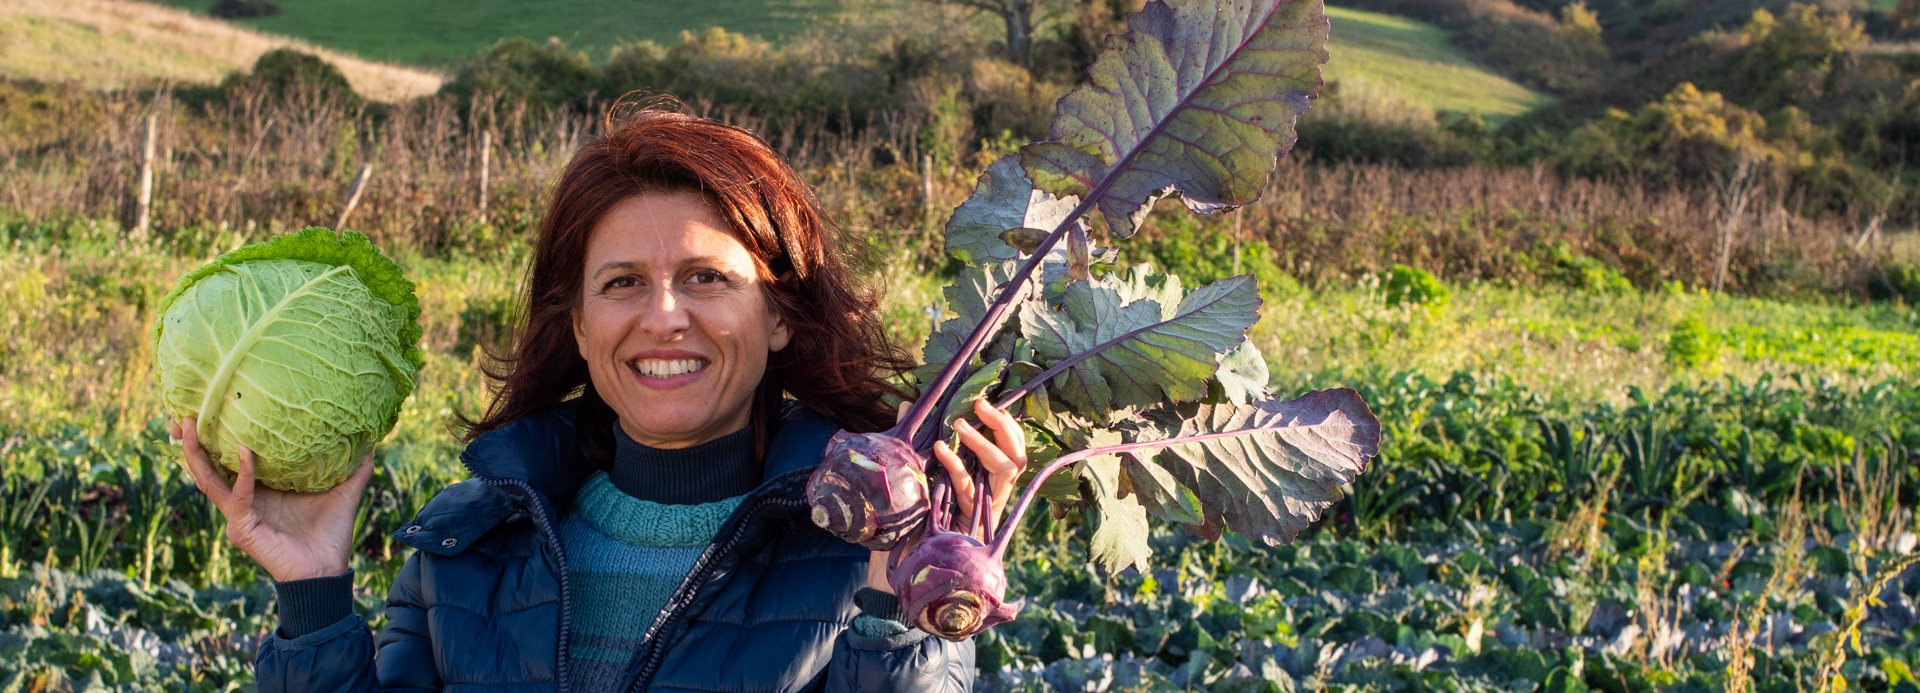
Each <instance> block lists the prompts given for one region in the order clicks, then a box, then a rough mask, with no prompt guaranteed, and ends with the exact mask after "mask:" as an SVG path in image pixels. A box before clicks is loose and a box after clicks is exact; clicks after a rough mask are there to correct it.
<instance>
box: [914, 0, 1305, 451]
mask: <svg viewBox="0 0 1920 693" xmlns="http://www.w3.org/2000/svg"><path fill="white" fill-rule="evenodd" d="M1127 21H1128V27H1129V29H1130V30H1129V31H1128V32H1127V33H1126V34H1125V35H1122V36H1118V37H1110V38H1109V39H1108V41H1107V46H1106V48H1105V49H1104V50H1103V51H1102V52H1101V54H1100V56H1099V57H1098V58H1096V59H1095V61H1094V65H1093V67H1092V69H1091V70H1090V73H1091V77H1092V79H1091V83H1090V84H1087V85H1083V86H1081V87H1080V88H1078V89H1076V90H1074V91H1073V92H1072V93H1070V94H1068V95H1067V96H1066V97H1065V98H1063V99H1061V101H1060V103H1059V106H1058V109H1057V110H1058V117H1057V118H1056V119H1055V122H1054V125H1053V129H1052V136H1053V138H1054V140H1055V141H1054V142H1051V143H1040V144H1034V145H1028V146H1027V147H1025V148H1023V149H1022V150H1021V155H1020V156H1021V168H1023V169H1024V170H1025V171H1026V174H1027V176H1028V178H1029V179H1030V180H1032V181H1033V183H1034V185H1033V188H1037V189H1039V190H1042V191H1045V192H1048V193H1051V194H1053V195H1055V196H1060V197H1065V196H1073V195H1080V196H1082V197H1083V199H1081V200H1080V201H1079V202H1078V203H1077V204H1075V205H1074V207H1073V209H1072V210H1070V211H1069V212H1068V213H1067V214H1066V215H1065V216H1064V217H1063V218H1062V219H1061V221H1060V222H1059V223H1058V224H1056V225H1055V226H1054V227H1053V230H1052V231H1051V232H1050V233H1048V234H1047V237H1046V238H1045V239H1043V240H1042V241H1041V242H1040V244H1039V245H1038V246H1036V247H1035V248H1034V254H1032V255H1029V256H1027V258H1026V260H1025V261H1024V262H1022V263H1021V265H1020V268H1019V269H1018V270H1016V271H1015V272H1014V273H1013V275H1012V276H1011V277H1010V280H1009V282H1008V285H1009V287H1010V290H1007V291H1002V292H1000V294H999V295H998V296H997V297H996V298H995V299H994V301H993V302H992V303H991V304H989V305H988V307H987V310H986V315H985V317H984V318H983V319H982V320H981V321H980V323H979V324H978V325H977V326H976V328H975V329H974V330H973V331H971V332H969V333H968V335H967V337H966V338H965V339H963V340H961V344H960V347H959V348H958V349H957V350H956V353H958V354H960V356H958V357H956V358H952V359H950V360H949V363H948V366H947V367H946V368H942V369H941V370H940V371H939V372H938V373H937V374H936V375H934V376H933V377H932V378H930V379H923V380H922V381H921V382H922V384H923V388H922V389H923V396H922V397H921V398H920V399H919V400H918V401H917V402H916V403H915V404H914V406H913V407H910V408H909V409H908V411H907V413H906V415H905V416H903V417H901V419H900V422H899V423H898V424H896V425H895V426H894V431H895V432H896V433H897V434H900V435H907V436H914V435H915V434H916V432H918V431H919V429H920V427H921V424H922V423H923V422H925V421H926V420H927V418H928V416H929V415H930V414H931V413H932V412H933V407H934V406H936V405H935V402H936V401H937V400H939V399H941V398H942V397H944V395H946V394H947V392H948V391H949V390H950V388H952V387H953V386H954V385H956V384H957V382H958V380H959V379H960V376H961V371H962V370H963V369H964V368H965V367H966V365H967V363H968V362H969V361H970V360H971V358H972V355H973V353H974V352H977V351H978V350H980V349H982V348H984V347H985V346H986V345H987V344H988V342H989V341H990V340H991V338H992V337H993V335H994V334H996V333H998V331H999V329H1000V327H1001V323H1002V321H1004V320H1005V319H1006V317H1007V313H1008V311H1010V310H1012V309H1013V307H1014V306H1015V305H1016V304H1017V303H1018V302H1019V301H1018V299H1017V297H1016V296H1015V294H1016V293H1017V292H1018V291H1019V290H1022V289H1024V288H1025V287H1026V285H1027V283H1028V281H1029V280H1030V279H1031V278H1032V276H1033V273H1034V271H1035V270H1038V269H1039V268H1040V267H1041V265H1042V264H1043V261H1045V260H1046V259H1047V258H1048V256H1049V254H1050V253H1051V251H1052V250H1053V248H1054V246H1055V245H1056V244H1058V243H1059V241H1060V240H1061V239H1062V238H1063V237H1064V236H1065V235H1066V234H1067V231H1068V230H1069V228H1070V227H1071V226H1072V225H1074V224H1079V223H1083V220H1082V219H1081V217H1082V216H1084V215H1085V214H1086V213H1087V212H1088V211H1090V210H1091V209H1092V208H1093V207H1099V208H1100V209H1101V213H1102V215H1103V216H1104V217H1105V218H1106V220H1107V223H1108V226H1109V228H1111V229H1112V230H1113V231H1114V233H1115V235H1118V236H1121V237H1125V236H1128V235H1131V234H1132V233H1133V231H1134V230H1135V228H1137V226H1138V222H1139V220H1140V219H1141V218H1142V217H1143V216H1144V215H1145V213H1146V212H1147V211H1148V210H1150V209H1151V204H1150V203H1151V202H1152V201H1153V200H1154V199H1156V198H1157V197H1159V196H1161V195H1165V194H1168V193H1170V192H1178V193H1180V194H1181V195H1182V196H1183V197H1184V198H1185V199H1186V202H1187V206H1188V207H1189V208H1190V209H1194V210H1197V211H1201V212H1212V211H1219V210H1220V209H1223V208H1225V207H1226V206H1231V205H1241V204H1246V203H1248V202H1252V201H1253V200H1254V199H1256V198H1258V197H1259V193H1260V189H1261V187H1262V185H1263V184H1264V183H1265V181H1266V178H1267V176H1268V174H1269V173H1270V172H1271V170H1272V168H1273V163H1274V160H1275V157H1277V156H1278V155H1279V154H1280V153H1281V152H1283V151H1284V150H1286V149H1287V148H1289V147H1291V146H1292V145H1293V141H1294V131H1293V124H1294V121H1295V120H1296V119H1298V117H1299V115H1300V114H1301V113H1303V112H1305V111H1306V109H1307V106H1308V103H1309V102H1310V101H1311V100H1312V98H1313V97H1314V96H1315V94H1317V93H1318V90H1319V87H1320V84H1321V81H1320V67H1319V66H1320V64H1321V63H1324V62H1326V60H1327V51H1326V40H1327V18H1326V14H1325V12H1324V10H1323V8H1322V5H1321V1H1320V0H1225V1H1224V2H1216V1H1215V0H1176V4H1173V5H1169V4H1167V3H1165V2H1162V1H1161V0H1154V1H1153V2H1150V3H1148V4H1147V6H1146V8H1145V9H1143V10H1142V11H1141V12H1139V13H1136V14H1135V15H1133V16H1132V17H1129V18H1128V20H1127ZM1009 179H1010V178H1009ZM989 182H991V179H990V180H989ZM1013 187H1015V188H1017V187H1018V186H1013ZM1032 194H1033V193H1032V192H1031V191H1030V190H1029V191H1027V192H1026V193H1025V197H1024V199H1026V200H1028V201H1031V200H1032V199H1033V197H1032ZM1003 199H1007V200H1011V201H1013V202H1014V203H1016V204H1017V202H1018V201H1019V200H1021V199H1023V198H1022V197H1021V196H1020V194H1019V193H1018V192H1010V193H1008V194H1007V195H1006V196H1004V197H1003ZM1025 216H1026V214H1025V212H1024V211H1022V212H1021V219H1022V222H1023V223H1022V224H1020V225H1021V226H1032V224H1026V223H1024V221H1025ZM1009 218H1010V217H1009ZM1005 228H1012V226H1007V227H1003V228H1001V229H998V230H996V234H997V233H998V231H1003V230H1005ZM1001 245H1002V246H1003V247H1007V248H1008V249H1009V250H1011V246H1005V244H1004V243H1002V244H1001Z"/></svg>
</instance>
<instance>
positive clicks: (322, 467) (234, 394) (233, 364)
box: [152, 228, 425, 492]
mask: <svg viewBox="0 0 1920 693" xmlns="http://www.w3.org/2000/svg"><path fill="white" fill-rule="evenodd" d="M413 288H414V287H413V282H411V281H408V280H407V279H406V277H405V276H403V275H402V274H401V272H400V267H399V265H397V264H394V262H393V261H392V260H390V259H388V258H386V257H385V256H383V255H381V254H380V251H379V249H378V248H376V247H374V245H373V243H372V242H371V241H369V240H368V239H367V237H366V236H362V235H360V234H358V233H354V232H352V231H347V232H343V233H334V232H333V231H329V230H327V229H323V228H309V229H306V230H304V231H300V232H298V233H292V234H287V235H284V236H280V237H278V238H275V239H273V240H271V241H268V242H266V243H261V244H257V245H250V246H246V247H243V248H240V249H237V250H234V251H233V252H230V253H227V254H225V255H221V256H220V257H218V258H215V259H214V260H213V262H210V263H208V264H207V265H206V266H204V267H201V268H199V269H196V270H194V271H193V272H190V273H188V274H187V275H186V276H183V277H181V278H180V283H179V285H177V286H175V287H174V289H173V291H172V292H170V293H168V294H167V296H166V298H164V299H162V300H161V302H160V312H159V318H158V319H157V320H155V322H154V324H153V332H152V339H153V347H154V370H155V372H156V373H157V374H158V375H159V379H160V387H161V390H162V397H163V399H164V401H165V403H166V408H167V413H168V414H169V415H172V416H174V417H188V416H191V417H196V418H197V419H198V423H197V426H196V428H197V430H198V433H199V438H200V443H201V445H202V446H203V447H204V448H205V449H206V450H207V453H208V454H209V456H210V457H212V458H213V460H214V461H215V462H216V463H218V464H219V465H220V466H222V467H225V468H226V469H227V470H229V471H232V470H234V469H236V468H237V466H238V464H239V455H238V452H239V446H242V445H244V446H246V447H247V448H248V449H250V450H252V451H253V452H254V456H255V473H256V477H257V478H258V479H259V480H260V481H261V482H262V483H264V484H266V485H267V486H268V487H270V488H275V489H279V490H282V491H301V492H307V491H319V490H324V489H327V488H331V487H333V486H334V485H336V484H338V483H340V481H341V480H343V479H345V478H346V477H347V476H348V475H350V474H352V473H353V470H354V468H355V466H356V465H357V463H358V462H359V461H360V458H362V457H364V456H365V455H366V454H367V453H368V452H370V451H371V450H372V449H373V445H374V444H375V443H377V442H379V441H380V439H382V438H385V437H386V435H387V433H389V432H391V431H392V430H393V427H394V424H395V423H396V422H398V421H399V418H400V405H401V404H402V403H403V402H405V401H406V399H407V396H408V395H410V394H412V393H413V387H414V377H415V375H416V374H417V373H418V372H419V370H420V367H421V366H422V365H424V363H425V361H424V357H423V355H422V353H421V351H420V349H419V346H418V344H419V341H420V336H421V329H420V324H419V322H418V320H419V317H420V301H419V299H418V298H416V297H415V296H414V292H413Z"/></svg>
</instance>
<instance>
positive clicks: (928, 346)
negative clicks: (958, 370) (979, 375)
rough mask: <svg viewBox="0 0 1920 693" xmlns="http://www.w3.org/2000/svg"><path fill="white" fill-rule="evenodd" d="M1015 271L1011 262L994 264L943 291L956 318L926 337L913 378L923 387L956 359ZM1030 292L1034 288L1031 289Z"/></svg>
mask: <svg viewBox="0 0 1920 693" xmlns="http://www.w3.org/2000/svg"><path fill="white" fill-rule="evenodd" d="M1012 271H1013V268H1012V266H1011V264H1010V263H1001V262H993V263H987V264H984V265H979V266H975V267H968V268H966V269H963V270H961V271H960V276H958V277H955V278H954V280H953V283H952V284H948V285H947V286H946V287H945V288H942V289H941V290H940V292H941V295H943V296H945V297H946V299H947V300H946V309H947V310H948V311H949V312H952V313H953V314H954V316H953V317H952V318H949V319H947V320H946V321H945V322H942V323H940V327H939V328H937V329H935V330H934V331H933V333H932V334H929V335H927V341H926V343H925V345H924V346H922V347H921V348H920V363H921V366H920V367H919V368H916V369H914V371H913V372H914V376H915V377H916V378H917V379H918V380H919V382H920V383H921V385H922V386H923V387H924V386H925V385H926V384H927V383H929V382H931V381H932V380H933V378H934V376H935V375H937V374H938V373H939V372H940V369H941V368H943V367H945V366H946V365H947V362H948V361H951V360H953V355H954V354H956V353H959V351H960V346H961V345H962V344H963V343H965V342H966V341H967V334H968V333H969V332H971V331H973V328H974V326H976V325H979V324H980V321H981V320H983V319H985V316H986V314H987V304H988V303H989V302H991V301H992V300H993V297H994V295H995V294H997V293H998V292H999V291H1000V287H1001V285H1002V284H1005V283H1006V281H1007V275H1008V274H1010V273H1011V272H1012ZM1028 290H1029V291H1031V286H1029V287H1028Z"/></svg>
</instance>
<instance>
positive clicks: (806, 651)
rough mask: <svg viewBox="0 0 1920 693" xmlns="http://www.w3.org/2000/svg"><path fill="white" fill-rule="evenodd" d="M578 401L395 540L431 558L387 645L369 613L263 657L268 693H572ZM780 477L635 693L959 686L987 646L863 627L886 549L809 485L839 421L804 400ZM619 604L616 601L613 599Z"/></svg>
mask: <svg viewBox="0 0 1920 693" xmlns="http://www.w3.org/2000/svg"><path fill="white" fill-rule="evenodd" d="M569 411H570V407H564V406H563V407H559V408H556V409H555V410H553V411H551V412H548V413H545V414H541V415H536V416H530V417H527V418H525V419H522V420H519V421H516V422H514V423H512V424H510V425H508V426H506V427H504V428H501V429H499V430H496V431H493V432H490V433H487V434H486V435H484V436H481V437H480V438H479V439H478V440H475V441H474V442H473V443H472V444H471V445H468V446H467V449H466V451H465V452H464V453H462V454H461V456H460V457H461V461H463V462H465V463H466V465H467V467H468V469H470V470H471V471H472V472H473V476H474V478H473V479H471V480H468V481H464V482H461V483H459V484H455V485H453V486H451V487H449V488H447V489H446V490H445V491H442V492H441V493H440V494H439V495H437V496H435V497H434V499H433V500H432V501H431V502H429V503H428V504H427V507H426V508H425V509H424V510H422V511H421V512H420V515H419V517H417V518H415V520H414V521H413V522H412V523H410V524H409V525H407V526H406V527H403V528H402V529H401V530H399V531H398V532H396V533H395V534H394V536H395V538H397V539H398V540H400V541H401V542H403V543H405V544H407V545H408V546H411V547H413V548H414V549H415V551H414V554H413V555H412V556H411V557H409V558H408V559H407V563H406V566H405V567H404V568H403V569H402V570H401V572H400V575H399V578H398V579H397V580H396V581H395V582H394V585H393V589H392V591H391V592H390V593H389V595H388V597H387V628H386V631H385V632H383V633H381V634H380V636H379V637H378V638H377V639H376V638H375V637H374V636H373V634H372V633H370V632H368V629H367V626H366V622H365V621H364V620H362V619H361V618H360V617H359V616H351V617H348V618H345V619H342V620H340V621H339V622H336V623H334V624H333V625H331V626H328V627H325V628H321V629H320V630H318V631H315V632H312V633H308V634H306V635H302V636H300V637H298V638H294V639H291V640H289V639H285V638H281V637H277V636H276V637H273V638H270V639H269V640H267V642H266V643H265V644H263V645H262V646H261V648H260V656H259V659H258V661H257V663H256V668H255V672H256V675H257V676H258V679H259V683H260V690H262V691H299V692H305V691H372V690H383V691H443V690H444V691H476V692H477V691H488V692H506V691H566V690H568V686H567V648H568V644H567V639H568V637H569V635H570V633H569V632H568V620H569V618H570V617H571V614H570V613H569V610H568V608H567V589H568V585H567V579H566V575H567V571H566V564H567V556H566V553H565V551H563V550H562V547H561V542H560V540H559V538H558V536H557V535H556V534H555V531H556V530H557V529H558V525H559V518H560V516H561V513H562V512H564V510H565V508H566V506H567V504H569V503H570V502H571V501H572V499H573V496H574V493H575V492H576V491H577V490H578V489H579V487H580V485H581V484H582V483H583V482H585V480H586V479H587V477H588V476H589V475H590V474H591V473H592V472H593V471H594V470H593V469H592V468H590V466H589V465H588V464H587V463H585V462H584V461H582V460H581V458H580V455H579V454H578V452H577V444H576V438H575V436H574V429H573V421H572V417H571V415H570V413H569ZM782 418H783V423H782V426H781V428H780V430H779V434H778V435H776V436H775V438H774V440H773V441H772V444H771V446H770V449H769V451H768V455H767V463H766V476H765V481H764V482H762V483H761V484H760V487H759V488H757V489H755V490H754V491H753V492H752V493H750V494H748V495H747V498H746V499H745V501H744V502H742V503H741V504H740V508H739V509H738V510H736V511H735V512H734V514H733V516H732V517H730V518H728V519H727V522H726V524H725V525H723V526H722V527H721V529H720V533H719V534H718V535H717V536H716V537H715V538H714V540H713V543H712V544H711V545H709V546H708V547H707V549H706V551H705V552H704V553H703V554H702V555H701V557H700V558H699V560H698V561H697V562H696V563H695V564H694V567H693V569H692V571H690V572H689V574H688V576H687V578H686V580H685V581H684V582H683V583H682V584H681V585H680V588H679V589H678V590H677V591H676V592H675V593H674V595H673V597H672V598H671V599H669V600H668V601H667V605H666V607H665V608H663V609H662V610H661V612H660V615H659V616H658V617H657V618H656V619H655V621H654V623H653V625H652V626H651V627H650V628H649V631H648V638H647V640H646V644H644V645H642V649H641V651H640V653H639V654H638V656H636V657H635V658H634V661H633V663H632V664H631V665H629V668H628V677H629V678H628V684H627V685H626V686H625V689H624V690H627V691H647V690H651V691H830V692H833V693H854V692H856V691H869V692H877V691H948V692H952V693H960V692H963V691H967V690H969V689H970V688H971V687H972V684H973V672H974V663H973V643H971V642H964V643H950V642H947V641H944V640H940V639H938V638H929V637H926V635H925V634H924V633H922V632H920V631H918V630H909V631H907V632H906V633H902V634H900V635H897V636H894V637H892V638H886V639H881V638H871V637H866V636H862V635H860V634H859V633H857V632H855V631H853V630H850V629H849V628H848V624H849V623H850V622H851V621H852V620H853V618H854V616H855V615H857V614H858V611H857V610H856V608H855V606H854V603H853V595H854V593H855V592H856V591H858V590H859V589H860V588H861V587H863V586H864V585H865V583H866V574H867V562H868V556H869V554H868V552H867V551H866V550H865V549H862V548H860V547H858V546H854V545H851V544H847V543H845V542H842V541H840V540H839V539H836V538H834V537H833V536H832V535H829V534H827V533H826V532H824V531H822V530H821V529H819V528H817V527H815V526H813V524H812V523H811V522H809V521H808V519H807V504H806V484H807V476H808V474H809V473H810V472H811V471H812V468H813V467H814V466H815V465H818V464H819V463H820V456H821V452H822V451H823V450H824V449H825V447H826V443H827V438H828V437H830V436H831V435H833V432H834V430H835V426H834V425H833V424H832V423H830V422H828V421H827V420H826V419H824V418H822V417H820V416H818V415H816V414H813V413H812V412H811V411H808V410H807V409H806V408H805V407H801V406H798V405H797V404H793V403H789V405H788V407H787V411H786V412H785V415H784V416H783V417H782ZM608 606H609V607H610V608H611V607H613V606H614V605H608Z"/></svg>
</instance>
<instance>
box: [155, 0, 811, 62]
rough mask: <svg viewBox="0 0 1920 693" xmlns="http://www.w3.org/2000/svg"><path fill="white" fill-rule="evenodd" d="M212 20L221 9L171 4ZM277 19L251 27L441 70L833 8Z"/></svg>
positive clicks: (353, 12)
mask: <svg viewBox="0 0 1920 693" xmlns="http://www.w3.org/2000/svg"><path fill="white" fill-rule="evenodd" d="M166 1H167V2H168V4H172V5H175V6H178V7H184V8H187V9H190V10H193V11H195V12H199V13H202V14H204V13H205V12H206V9H207V8H208V7H210V6H212V5H213V2H214V0H166ZM279 4H280V7H281V13H280V15H279V16H277V17H265V18H261V19H248V20H238V21H236V22H235V23H236V24H240V25H243V26H247V27H251V28H255V29H259V30H262V31H271V32H274V33H280V34H286V35H289V36H298V37H300V38H303V39H306V40H308V41H313V42H315V43H319V44H321V45H325V46H330V47H333V48H337V49H340V50H345V51H351V52H353V53H355V54H358V55H361V56H364V57H368V58H375V59H381V60H395V61H399V62H407V63H426V64H433V63H441V62H445V61H446V60H448V59H451V58H455V57H459V56H462V55H467V54H469V53H472V52H474V51H477V50H479V49H481V48H485V47H487V46H489V45H492V44H493V42H494V41H496V40H499V39H501V38H506V37H512V36H524V37H527V38H531V39H534V40H541V39H545V38H546V37H549V36H554V37H558V38H560V39H561V40H562V41H565V42H566V43H567V45H568V46H571V47H574V48H580V49H587V50H589V51H590V52H592V53H594V54H595V56H596V57H602V56H604V51H605V50H606V49H607V48H610V47H612V46H614V45H616V44H618V43H623V42H627V41H632V40H636V39H652V40H655V41H660V42H662V43H671V42H673V41H674V40H675V39H676V38H677V37H678V36H679V35H680V31H681V30H683V29H696V30H697V29H702V28H705V27H709V26H723V27H726V28H727V29H729V30H732V31H737V32H740V33H744V34H758V35H761V36H765V37H769V38H771V37H775V36H779V35H782V34H785V33H787V32H790V31H793V30H795V29H798V28H799V27H801V26H803V25H804V24H805V23H806V20H807V19H808V18H809V17H811V16H813V15H815V14H817V13H819V12H820V11H822V10H823V9H828V8H832V7H837V6H838V3H836V2H833V0H702V1H701V2H671V1H668V0H641V1H640V2H632V1H630V0H541V1H540V2H524V1H521V0H406V1H405V2H393V1H392V0H326V1H325V2H318V1H316V0H293V1H289V2H281V3H279Z"/></svg>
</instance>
